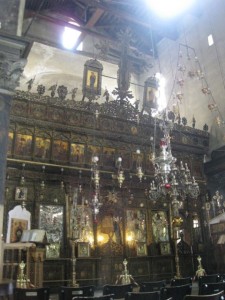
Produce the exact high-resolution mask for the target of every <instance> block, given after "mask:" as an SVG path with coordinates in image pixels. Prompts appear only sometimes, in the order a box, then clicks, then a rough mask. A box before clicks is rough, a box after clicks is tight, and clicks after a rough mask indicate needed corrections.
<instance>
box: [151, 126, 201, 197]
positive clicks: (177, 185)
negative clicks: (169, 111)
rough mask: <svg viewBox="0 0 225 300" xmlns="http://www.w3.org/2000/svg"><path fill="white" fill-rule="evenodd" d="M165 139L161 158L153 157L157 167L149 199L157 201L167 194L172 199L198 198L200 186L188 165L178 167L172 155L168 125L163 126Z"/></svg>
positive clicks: (161, 144) (161, 147)
mask: <svg viewBox="0 0 225 300" xmlns="http://www.w3.org/2000/svg"><path fill="white" fill-rule="evenodd" d="M163 131H164V137H163V138H161V140H160V153H159V156H157V157H155V155H154V156H153V164H154V166H155V175H154V177H155V179H154V180H153V181H152V182H151V184H150V189H149V198H150V199H152V200H157V199H159V198H160V197H162V196H165V195H166V194H169V195H170V196H171V198H172V199H177V198H180V199H181V200H183V199H184V198H185V197H186V196H187V195H189V196H190V197H191V198H197V197H198V195H199V193H200V192H199V186H198V183H197V182H196V181H195V178H194V177H192V176H191V172H190V170H189V168H188V165H187V163H185V164H183V162H182V161H181V162H180V165H179V166H177V165H176V161H177V159H176V158H175V157H174V156H173V155H172V152H171V144H170V134H169V131H170V128H169V126H168V124H164V126H163Z"/></svg>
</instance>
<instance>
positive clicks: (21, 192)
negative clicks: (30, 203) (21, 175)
mask: <svg viewBox="0 0 225 300" xmlns="http://www.w3.org/2000/svg"><path fill="white" fill-rule="evenodd" d="M15 200H21V201H26V200H27V188H26V187H17V188H16V195H15Z"/></svg>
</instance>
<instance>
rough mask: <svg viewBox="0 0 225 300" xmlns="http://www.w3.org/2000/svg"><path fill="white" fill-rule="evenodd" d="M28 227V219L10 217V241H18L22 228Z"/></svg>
mask: <svg viewBox="0 0 225 300" xmlns="http://www.w3.org/2000/svg"><path fill="white" fill-rule="evenodd" d="M27 228H28V221H27V220H23V219H16V218H12V220H11V228H10V243H15V242H20V239H21V237H22V233H23V230H26V229H27Z"/></svg>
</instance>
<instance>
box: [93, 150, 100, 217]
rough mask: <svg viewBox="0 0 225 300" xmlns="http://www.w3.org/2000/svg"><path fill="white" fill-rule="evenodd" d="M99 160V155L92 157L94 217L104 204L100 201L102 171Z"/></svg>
mask: <svg viewBox="0 0 225 300" xmlns="http://www.w3.org/2000/svg"><path fill="white" fill-rule="evenodd" d="M98 161H99V158H98V156H97V155H95V156H93V157H92V169H91V172H92V175H91V179H92V181H93V184H94V194H93V197H92V199H91V203H90V205H91V207H92V211H93V214H94V217H95V218H96V216H97V214H98V213H99V209H100V207H101V205H102V203H100V201H99V195H100V172H99V169H98Z"/></svg>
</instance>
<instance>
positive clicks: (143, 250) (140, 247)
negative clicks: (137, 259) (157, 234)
mask: <svg viewBox="0 0 225 300" xmlns="http://www.w3.org/2000/svg"><path fill="white" fill-rule="evenodd" d="M146 255H147V246H146V244H145V243H137V256H146Z"/></svg>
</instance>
